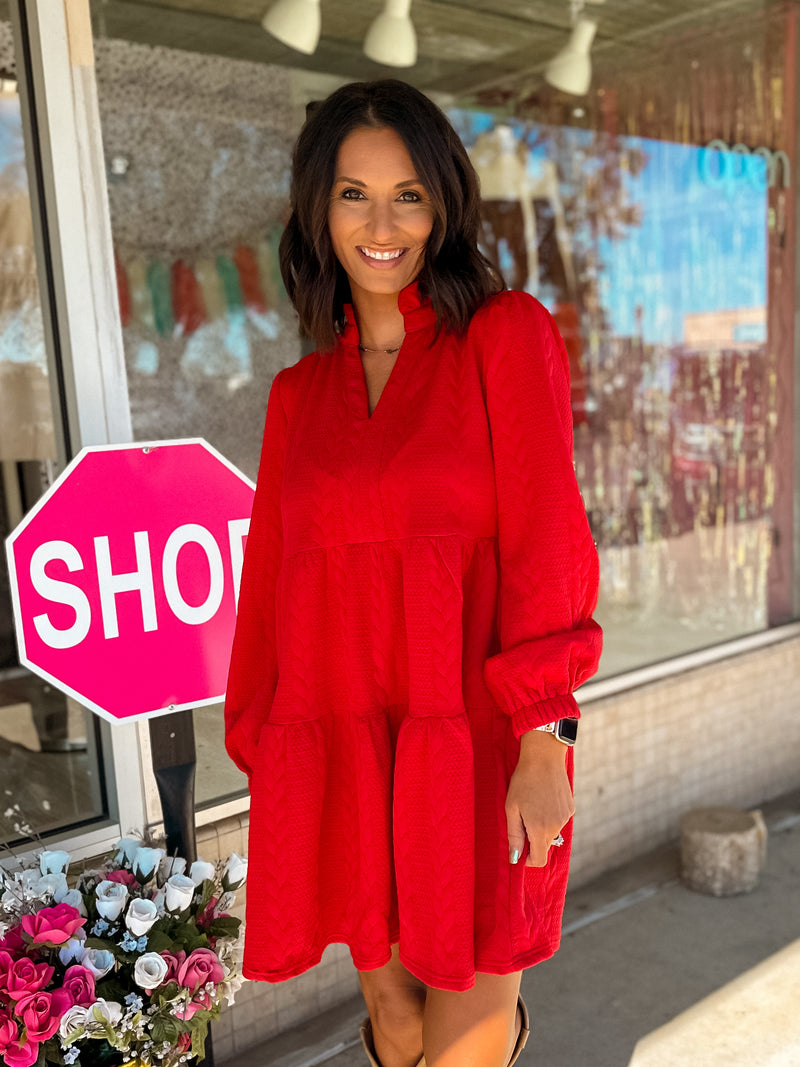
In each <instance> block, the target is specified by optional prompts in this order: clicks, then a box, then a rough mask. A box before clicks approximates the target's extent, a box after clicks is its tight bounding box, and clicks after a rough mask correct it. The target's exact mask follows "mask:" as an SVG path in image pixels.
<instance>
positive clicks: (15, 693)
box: [0, 24, 106, 843]
mask: <svg viewBox="0 0 800 1067" xmlns="http://www.w3.org/2000/svg"><path fill="white" fill-rule="evenodd" d="M0 54H1V55H2V56H3V61H4V65H5V69H2V70H0V469H1V471H2V480H1V481H0V533H1V534H2V536H3V537H5V535H7V534H8V533H9V532H10V531H11V530H12V529H13V528H14V527H15V526H16V525H17V524H18V523H19V522H20V520H21V519H22V518H23V516H24V514H25V512H26V511H27V510H28V509H29V508H30V507H31V506H32V505H33V504H34V503H35V502H36V501H37V499H38V498H39V497H40V496H41V494H42V492H43V491H44V490H45V489H46V488H47V487H48V486H49V485H50V483H51V482H52V480H53V476H54V462H55V458H56V443H55V432H54V420H53V408H52V403H51V394H50V387H49V381H48V366H47V357H46V353H45V344H44V330H43V325H42V315H41V306H40V301H39V289H38V284H37V276H36V262H35V254H34V245H33V225H32V219H31V206H30V201H29V197H28V182H27V177H26V168H25V149H24V145H23V138H22V125H21V118H20V104H19V97H18V95H17V87H16V81H15V80H14V77H13V67H12V65H11V57H10V32H9V28H8V27H7V25H6V26H4V25H1V24H0ZM98 736H99V735H98V732H97V730H96V726H95V722H94V717H93V716H92V715H90V714H89V713H88V712H87V711H86V710H85V709H83V708H81V707H80V706H79V705H78V704H76V703H75V702H74V701H73V700H69V699H67V698H66V697H65V696H64V695H63V694H62V693H60V692H58V691H57V690H56V689H54V688H53V687H52V686H50V685H49V684H48V683H46V682H44V681H43V680H42V679H40V678H38V677H36V676H35V675H33V674H31V673H30V672H29V671H27V670H25V669H24V668H22V667H20V666H19V661H18V658H17V648H16V642H15V638H14V620H13V613H12V607H11V595H10V585H9V577H8V572H7V570H6V568H5V566H3V568H2V572H0V842H7V843H11V842H14V841H23V840H24V839H25V838H26V837H29V836H30V834H31V833H34V834H44V833H47V832H49V831H53V830H56V829H64V828H66V827H69V826H74V825H76V824H79V823H83V822H86V821H89V820H91V819H94V818H97V817H99V816H101V815H102V814H103V813H104V810H105V806H106V805H105V796H104V789H103V785H102V776H101V772H100V764H99V759H98V745H97V738H98Z"/></svg>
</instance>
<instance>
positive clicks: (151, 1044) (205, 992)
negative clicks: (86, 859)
mask: <svg viewBox="0 0 800 1067" xmlns="http://www.w3.org/2000/svg"><path fill="white" fill-rule="evenodd" d="M38 860H39V865H38V866H37V867H27V868H21V869H19V870H16V871H14V872H8V871H4V870H2V868H0V884H2V888H3V890H4V892H3V894H2V897H1V898H0V935H2V936H0V1063H4V1064H6V1065H7V1067H33V1065H37V1067H44V1065H45V1064H46V1063H58V1064H73V1065H76V1067H105V1065H109V1067H111V1065H112V1064H128V1063H129V1064H130V1065H131V1067H146V1065H152V1067H176V1065H177V1064H182V1063H185V1062H186V1061H187V1060H189V1059H191V1058H193V1057H197V1058H200V1059H202V1057H203V1055H204V1050H205V1040H206V1035H207V1032H208V1024H209V1022H210V1021H211V1020H212V1019H216V1018H218V1017H219V1015H220V1012H221V1010H222V1008H223V1007H224V1006H226V1005H228V1004H232V1003H233V999H234V996H235V994H236V991H237V990H238V988H239V986H240V985H241V983H242V978H241V967H240V959H241V951H240V950H241V944H240V938H239V932H240V931H239V928H240V924H241V920H240V919H238V918H236V917H235V916H232V915H229V914H228V912H229V909H230V908H231V906H232V905H233V903H234V899H235V898H234V893H235V891H236V890H237V889H239V888H240V887H241V886H242V885H243V884H244V880H245V878H246V875H247V861H246V860H244V859H242V858H241V857H240V856H237V855H236V854H235V853H234V855H232V856H231V857H230V859H229V860H228V861H227V863H224V864H223V863H219V864H217V865H216V866H215V865H214V864H211V863H206V862H204V861H203V860H198V861H196V862H195V863H192V864H191V865H188V864H187V862H186V860H184V859H182V858H181V857H169V856H167V855H166V854H165V851H164V849H161V848H152V847H149V846H148V845H146V844H144V843H143V842H142V841H138V840H135V839H133V838H123V839H122V840H121V841H120V842H119V844H118V846H117V847H116V849H114V850H113V852H111V853H109V855H108V857H107V858H106V860H105V861H104V863H103V865H102V867H100V868H99V869H98V870H91V871H84V872H83V873H82V874H81V875H80V876H79V877H78V880H77V886H76V887H75V888H72V889H71V888H69V885H68V882H67V873H68V868H69V864H70V857H69V855H68V854H67V853H66V852H57V851H42V852H41V853H40V854H39V857H38ZM187 868H188V869H187Z"/></svg>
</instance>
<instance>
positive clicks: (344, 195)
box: [339, 186, 364, 200]
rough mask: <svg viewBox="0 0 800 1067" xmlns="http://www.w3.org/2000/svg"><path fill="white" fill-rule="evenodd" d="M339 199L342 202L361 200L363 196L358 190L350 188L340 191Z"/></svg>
mask: <svg viewBox="0 0 800 1067" xmlns="http://www.w3.org/2000/svg"><path fill="white" fill-rule="evenodd" d="M339 197H340V199H342V200H363V199H364V194H363V193H362V192H361V190H360V189H355V188H353V187H352V186H350V187H348V188H347V189H342V191H341V192H340V193H339Z"/></svg>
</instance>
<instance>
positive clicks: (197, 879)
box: [189, 860, 214, 885]
mask: <svg viewBox="0 0 800 1067" xmlns="http://www.w3.org/2000/svg"><path fill="white" fill-rule="evenodd" d="M189 877H190V878H191V880H192V881H193V882H194V884H195V885H200V883H201V882H204V881H205V880H206V878H210V879H211V881H212V882H213V881H214V864H213V863H207V862H206V861H205V860H195V861H194V863H193V864H192V866H191V867H190V868H189Z"/></svg>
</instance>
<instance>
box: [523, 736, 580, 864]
mask: <svg viewBox="0 0 800 1067" xmlns="http://www.w3.org/2000/svg"><path fill="white" fill-rule="evenodd" d="M566 753H567V749H566V746H565V745H564V744H563V743H562V742H561V741H559V740H558V738H557V737H554V736H553V734H550V733H545V732H543V731H541V730H529V731H528V732H527V733H525V734H523V735H522V738H521V740H520V753H519V763H518V764H517V769H516V770H515V771H514V773H513V775H512V776H511V781H510V782H509V783H508V795H507V797H506V819H507V821H508V849H509V860H510V861H511V862H512V863H515V862H516V860H515V859H514V853H515V850H516V855H517V859H519V857H520V855H521V854H522V850H523V848H524V845H525V836H526V834H527V838H528V841H529V842H530V853H529V855H528V858H527V860H526V866H528V867H544V866H545V864H546V863H547V854H548V852H549V850H550V846H551V845H552V844H553V839H554V838H556V837H558V835H559V834H560V833H561V830H562V828H563V827H564V826H565V825H566V824H567V823H568V822H569V820H570V819H571V818H572V816H573V815H574V814H575V804H574V802H573V798H572V789H571V788H570V784H569V778H568V777H567V761H566Z"/></svg>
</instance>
